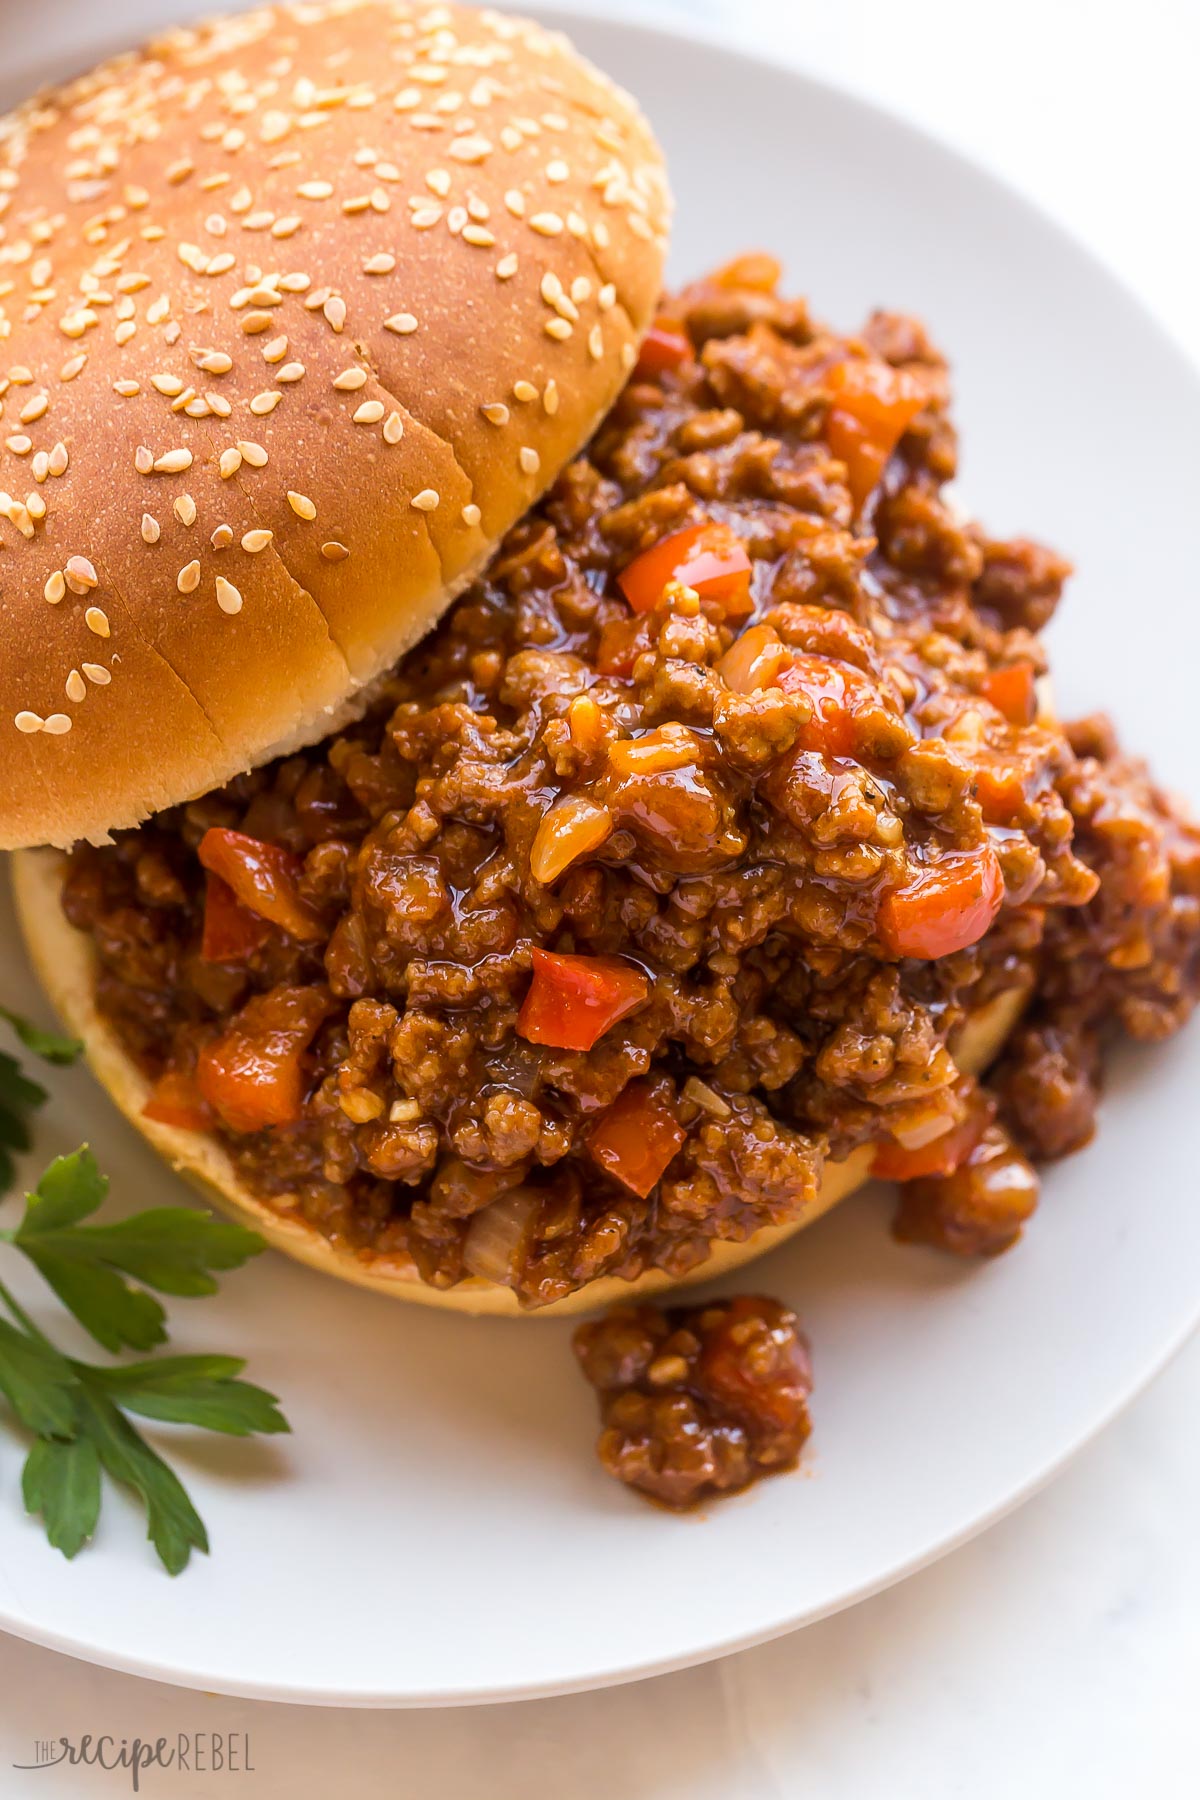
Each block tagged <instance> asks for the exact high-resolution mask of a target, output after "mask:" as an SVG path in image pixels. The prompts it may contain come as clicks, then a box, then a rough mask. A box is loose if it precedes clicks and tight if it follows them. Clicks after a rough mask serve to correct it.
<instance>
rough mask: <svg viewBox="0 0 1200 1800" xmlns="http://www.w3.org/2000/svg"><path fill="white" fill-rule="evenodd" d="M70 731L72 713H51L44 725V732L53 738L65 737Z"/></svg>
mask: <svg viewBox="0 0 1200 1800" xmlns="http://www.w3.org/2000/svg"><path fill="white" fill-rule="evenodd" d="M70 729H71V715H70V713H51V714H50V716H49V718H48V719H46V720H45V721H44V722H43V724H42V730H43V731H48V732H49V734H50V736H51V737H64V736H65V735H66V733H67V732H68V731H70Z"/></svg>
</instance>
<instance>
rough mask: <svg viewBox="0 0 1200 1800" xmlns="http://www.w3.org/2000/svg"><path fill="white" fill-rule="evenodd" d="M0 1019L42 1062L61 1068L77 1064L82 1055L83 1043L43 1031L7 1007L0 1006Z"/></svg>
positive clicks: (57, 1033)
mask: <svg viewBox="0 0 1200 1800" xmlns="http://www.w3.org/2000/svg"><path fill="white" fill-rule="evenodd" d="M0 1019H5V1020H6V1021H7V1022H8V1024H9V1025H11V1026H12V1028H13V1030H14V1031H15V1032H16V1034H17V1036H18V1038H19V1039H20V1040H21V1042H22V1043H23V1044H24V1046H25V1048H26V1049H27V1050H32V1052H33V1054H34V1055H35V1056H40V1057H41V1059H42V1061H43V1062H48V1063H55V1064H57V1065H58V1067H59V1068H63V1067H65V1066H66V1065H67V1064H69V1063H73V1062H78V1060H79V1058H80V1057H81V1056H82V1055H83V1043H82V1041H81V1040H80V1039H79V1038H72V1037H64V1036H63V1035H62V1033H61V1032H58V1031H43V1030H42V1028H41V1026H40V1025H34V1024H33V1023H32V1022H31V1021H30V1020H29V1019H23V1018H22V1017H21V1015H20V1013H15V1012H13V1011H12V1010H11V1009H10V1008H9V1007H7V1006H0Z"/></svg>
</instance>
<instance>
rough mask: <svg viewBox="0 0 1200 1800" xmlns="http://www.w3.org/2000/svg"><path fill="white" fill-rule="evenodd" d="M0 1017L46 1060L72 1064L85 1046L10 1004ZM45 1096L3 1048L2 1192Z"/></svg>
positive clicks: (0, 1095) (0, 1078)
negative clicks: (47, 1028) (31, 1019)
mask: <svg viewBox="0 0 1200 1800" xmlns="http://www.w3.org/2000/svg"><path fill="white" fill-rule="evenodd" d="M0 1019H5V1020H7V1022H8V1024H9V1025H11V1027H12V1029H13V1030H14V1031H15V1032H16V1034H17V1037H18V1038H19V1039H20V1041H21V1042H22V1043H23V1044H24V1045H25V1047H26V1049H27V1050H32V1051H33V1053H34V1055H35V1056H40V1057H41V1058H42V1060H43V1061H44V1062H50V1063H57V1064H59V1065H61V1064H63V1063H72V1062H74V1061H75V1059H76V1057H77V1056H78V1055H79V1054H80V1052H81V1051H82V1049H83V1045H82V1044H81V1043H79V1042H78V1040H77V1039H75V1038H67V1037H60V1036H58V1035H57V1033H55V1032H52V1031H42V1030H41V1029H40V1027H38V1026H37V1025H31V1024H30V1022H29V1020H28V1019H23V1018H22V1017H21V1015H20V1014H19V1013H15V1012H12V1011H11V1010H10V1009H9V1008H8V1007H7V1006H0ZM45 1098H46V1090H45V1088H44V1087H39V1085H38V1083H37V1082H36V1081H30V1080H29V1078H28V1076H26V1075H23V1074H22V1073H21V1069H20V1065H19V1064H18V1062H17V1061H16V1058H15V1057H12V1056H9V1055H8V1054H7V1052H4V1051H0V1194H5V1193H7V1192H8V1190H9V1188H10V1187H11V1186H12V1184H13V1178H14V1175H15V1173H16V1170H15V1168H14V1165H13V1157H12V1152H13V1151H14V1150H28V1149H29V1145H30V1133H29V1119H30V1115H31V1114H32V1113H34V1112H36V1111H37V1109H38V1107H39V1106H41V1105H42V1104H43V1102H44V1101H45Z"/></svg>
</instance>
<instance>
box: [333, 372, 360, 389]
mask: <svg viewBox="0 0 1200 1800" xmlns="http://www.w3.org/2000/svg"><path fill="white" fill-rule="evenodd" d="M333 385H334V387H335V388H336V389H337V390H338V392H339V393H340V394H353V393H357V391H358V389H359V388H361V387H366V385H367V371H366V370H365V369H343V370H342V372H341V374H340V375H335V376H334V378H333Z"/></svg>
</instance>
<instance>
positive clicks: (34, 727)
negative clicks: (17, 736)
mask: <svg viewBox="0 0 1200 1800" xmlns="http://www.w3.org/2000/svg"><path fill="white" fill-rule="evenodd" d="M13 724H14V725H15V726H16V728H17V730H18V731H23V732H25V733H26V735H28V734H29V733H31V732H34V731H40V730H41V729H42V720H41V718H40V717H39V716H38V714H37V713H35V712H19V713H17V714H16V716H15V717H14V719H13Z"/></svg>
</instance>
